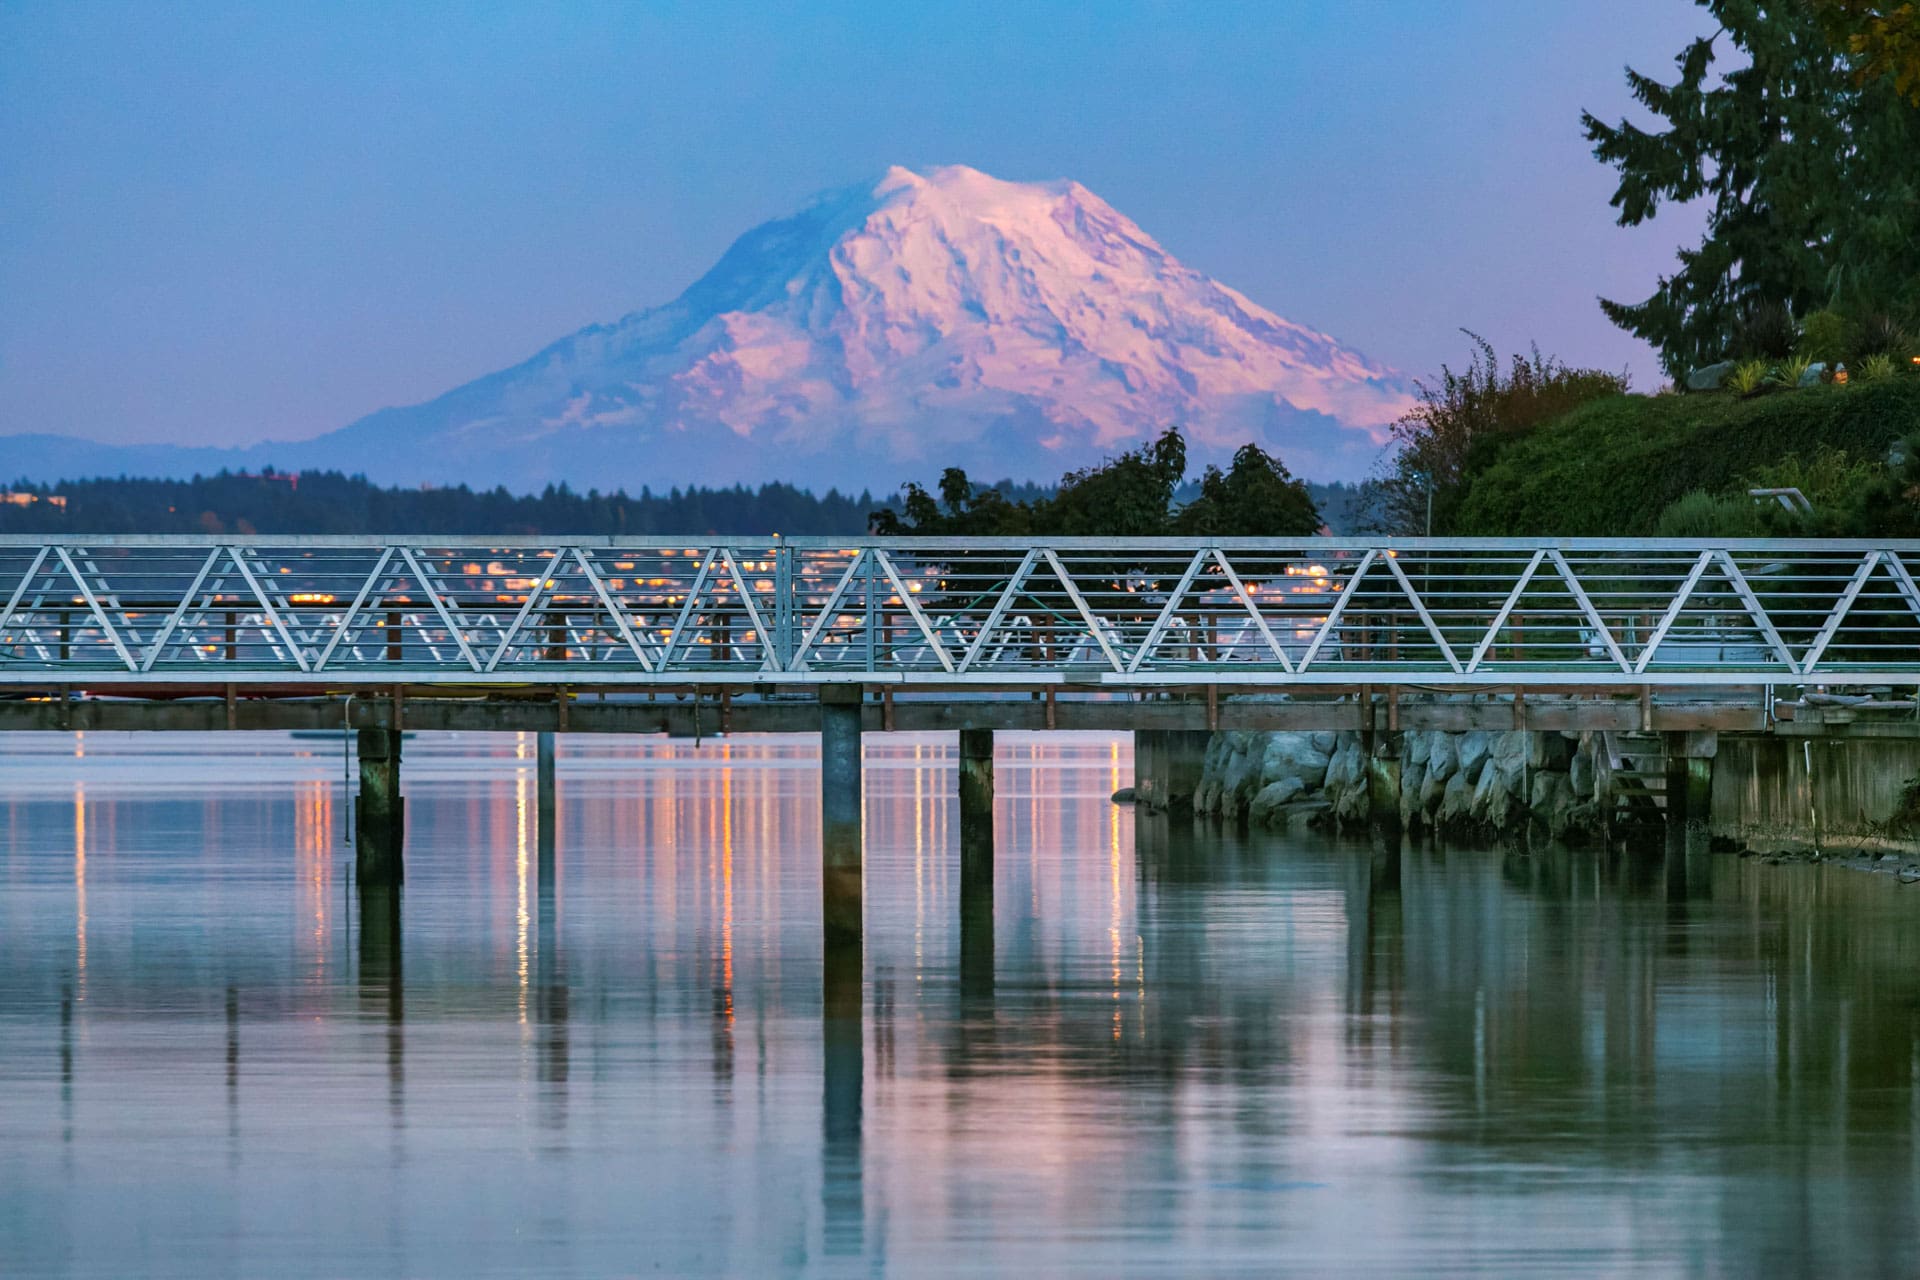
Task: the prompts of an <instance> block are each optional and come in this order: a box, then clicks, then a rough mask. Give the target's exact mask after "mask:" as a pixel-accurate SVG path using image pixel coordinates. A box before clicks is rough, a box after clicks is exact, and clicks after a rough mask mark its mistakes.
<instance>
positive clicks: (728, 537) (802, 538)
mask: <svg viewBox="0 0 1920 1280" xmlns="http://www.w3.org/2000/svg"><path fill="white" fill-rule="evenodd" d="M54 546H60V547H67V548H76V547H86V548H88V549H111V548H116V547H160V548H167V547H177V548H180V549H182V550H191V549H194V548H199V549H201V550H205V549H207V548H210V547H260V548H272V547H286V548H295V549H305V548H311V549H324V548H342V549H372V550H379V549H382V548H385V547H410V548H412V549H414V550H416V551H417V550H422V549H434V548H445V549H447V550H450V551H451V550H501V551H534V550H539V549H541V548H547V549H552V548H555V547H582V548H588V549H599V548H605V549H609V550H633V551H649V550H652V551H662V550H664V551H681V550H704V549H709V548H720V547H726V548H729V549H740V548H757V549H761V550H771V549H773V548H775V547H791V548H795V549H799V550H806V551H822V550H828V551H831V550H841V549H845V550H849V551H851V550H857V549H860V548H863V547H877V548H883V549H889V550H890V549H900V550H906V551H913V550H925V551H934V550H951V551H996V550H998V551H1017V552H1019V553H1021V554H1025V552H1026V551H1028V550H1029V549H1031V548H1033V547H1035V546H1043V547H1049V548H1051V549H1053V550H1055V551H1085V552H1097V553H1100V554H1101V557H1102V558H1105V559H1111V557H1112V555H1113V553H1116V552H1121V553H1124V552H1129V551H1166V552H1168V553H1170V554H1178V553H1179V552H1181V551H1185V552H1186V553H1187V554H1188V555H1189V556H1191V555H1192V553H1193V552H1194V551H1196V550H1201V549H1210V548H1217V549H1219V550H1223V551H1267V552H1272V553H1275V554H1278V553H1281V552H1291V551H1294V550H1296V549H1298V550H1312V551H1321V550H1326V551H1365V550H1368V549H1370V548H1378V549H1381V550H1386V549H1392V550H1396V551H1438V552H1463V551H1495V552H1497V551H1508V552H1514V553H1524V554H1527V555H1531V554H1532V553H1533V552H1534V551H1535V550H1538V549H1540V548H1542V547H1552V548H1557V549H1559V550H1561V551H1563V552H1565V551H1631V552H1646V551H1658V552H1667V553H1670V554H1672V555H1674V556H1683V555H1689V554H1691V555H1698V554H1699V553H1700V552H1701V551H1709V550H1725V551H1732V552H1752V553H1756V554H1782V555H1784V554H1788V553H1797V552H1833V553H1845V552H1854V553H1859V552H1864V551H1872V550H1897V551H1903V552H1911V553H1913V554H1916V555H1920V539H1911V538H1909V539H1886V540H1877V539H1869V538H1831V539H1819V538H1556V537H1541V538H1418V537H1410V538H1403V537H1380V538H1367V537H1355V536H1333V537H1301V538H1297V539H1292V538H1284V539H1276V538H1230V537H1191V538H1189V537H1150V538H1101V537H1060V538H1045V539H1034V538H1032V537H1011V538H980V537H955V538H946V537H919V536H896V537H882V536H876V535H850V536H847V537H833V536H830V535H823V534H803V535H794V536H791V537H783V536H780V535H778V534H765V535H758V534H721V535H702V536H699V537H693V538H682V537H671V536H661V535H654V534H650V535H645V536H624V535H614V534H555V535H550V536H546V537H534V536H526V535H518V534H516V535H513V536H501V537H495V536H491V535H480V534H316V533H289V534H248V535H245V536H236V535H230V534H204V533H178V534H172V533H168V534H160V533H102V534H89V533H61V534H59V535H48V534H25V533H10V534H0V550H3V549H6V548H9V547H21V548H28V549H38V548H40V547H54ZM1180 567H1182V568H1184V567H1185V566H1184V564H1183V565H1181V566H1180Z"/></svg>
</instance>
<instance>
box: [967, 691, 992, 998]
mask: <svg viewBox="0 0 1920 1280" xmlns="http://www.w3.org/2000/svg"><path fill="white" fill-rule="evenodd" d="M960 985H961V988H962V989H963V990H964V991H966V992H969V993H976V994H977V993H985V992H991V991H992V989H993V730H991V729H962V730H961V731H960Z"/></svg>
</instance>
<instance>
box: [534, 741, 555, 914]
mask: <svg viewBox="0 0 1920 1280" xmlns="http://www.w3.org/2000/svg"><path fill="white" fill-rule="evenodd" d="M553 753H554V742H553V734H552V733H550V732H547V731H544V730H543V731H541V732H540V733H538V734H536V735H535V746H534V756H535V759H534V777H535V789H536V791H537V792H538V793H539V794H538V796H537V807H538V810H539V815H538V816H539V824H540V825H539V836H540V840H539V843H540V867H539V870H540V878H541V880H542V881H545V880H547V879H550V878H551V877H552V875H553V851H554V845H555V836H556V835H557V834H558V830H557V826H556V823H555V819H554V797H553V792H554V786H553V776H554V757H553Z"/></svg>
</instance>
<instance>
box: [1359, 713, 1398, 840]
mask: <svg viewBox="0 0 1920 1280" xmlns="http://www.w3.org/2000/svg"><path fill="white" fill-rule="evenodd" d="M1366 736H1367V737H1368V738H1370V739H1371V741H1369V742H1368V743H1367V820H1368V822H1369V823H1371V824H1372V825H1374V826H1377V827H1381V828H1384V829H1385V830H1388V831H1394V832H1397V831H1399V829H1400V749H1401V735H1400V731H1399V730H1397V729H1396V730H1391V731H1385V732H1380V733H1373V734H1368V735H1366Z"/></svg>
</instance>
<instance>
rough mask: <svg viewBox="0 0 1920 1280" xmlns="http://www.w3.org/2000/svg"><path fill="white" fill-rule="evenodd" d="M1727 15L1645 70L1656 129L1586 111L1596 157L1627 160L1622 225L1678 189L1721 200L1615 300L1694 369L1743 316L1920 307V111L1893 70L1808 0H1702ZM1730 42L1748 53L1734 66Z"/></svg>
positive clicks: (1643, 333)
mask: <svg viewBox="0 0 1920 1280" xmlns="http://www.w3.org/2000/svg"><path fill="white" fill-rule="evenodd" d="M1697 3H1700V4H1701V5H1703V6H1704V7H1705V8H1706V9H1707V10H1708V11H1709V12H1710V13H1711V14H1712V15H1713V17H1714V18H1715V19H1716V20H1717V21H1718V23H1719V24H1720V29H1719V30H1718V31H1716V32H1715V33H1714V34H1713V35H1710V36H1705V37H1702V38H1700V39H1697V40H1695V41H1693V42H1692V43H1691V44H1689V45H1688V46H1687V47H1686V49H1684V50H1683V51H1682V52H1681V54H1680V55H1679V57H1678V58H1677V59H1676V62H1677V64H1678V67H1679V76H1678V78H1677V79H1675V80H1674V81H1673V82H1672V83H1662V82H1660V81H1658V80H1655V79H1653V78H1651V77H1649V76H1645V75H1642V74H1640V73H1639V72H1637V71H1633V70H1631V69H1629V70H1628V72H1627V82H1628V85H1629V86H1630V87H1631V89H1632V91H1633V96H1634V98H1635V99H1636V100H1637V101H1638V102H1640V103H1641V105H1643V106H1645V107H1646V108H1647V109H1648V110H1649V111H1651V112H1652V113H1653V114H1654V115H1655V116H1656V117H1658V118H1659V120H1660V121H1661V122H1662V123H1663V125H1664V126H1665V127H1664V128H1662V129H1660V130H1658V131H1654V132H1649V131H1646V130H1643V129H1641V128H1639V127H1638V126H1636V125H1634V124H1632V123H1630V122H1628V121H1621V122H1620V123H1618V124H1612V125H1610V124H1607V123H1605V122H1603V121H1601V120H1599V119H1597V118H1595V117H1594V116H1593V115H1592V114H1590V113H1583V115H1582V123H1583V125H1584V127H1585V130H1586V136H1587V138H1588V140H1589V141H1590V142H1592V143H1593V151H1594V155H1595V157H1597V158H1598V159H1600V160H1601V161H1603V162H1605V163H1606V164H1608V165H1610V166H1612V167H1613V168H1614V169H1615V170H1617V171H1618V173H1619V175H1620V181H1619V185H1618V187H1617V189H1616V190H1615V192H1614V195H1613V201H1612V203H1613V205H1614V207H1615V208H1617V209H1618V210H1619V211H1620V222H1621V224H1622V225H1623V226H1635V225H1638V224H1640V223H1643V222H1646V221H1648V220H1649V219H1651V218H1653V217H1654V215H1655V214H1656V213H1657V212H1658V210H1659V208H1660V205H1661V203H1662V202H1663V201H1668V200H1671V201H1688V200H1694V199H1701V198H1704V199H1706V200H1708V201H1709V208H1708V217H1707V233H1706V236H1705V238H1704V239H1703V240H1702V241H1701V242H1700V244H1699V245H1697V246H1696V247H1694V248H1691V249H1683V250H1681V252H1680V254H1679V259H1680V266H1679V270H1677V271H1676V272H1674V274H1672V275H1671V276H1667V277H1663V278H1662V279H1661V280H1660V282H1659V287H1658V289H1657V290H1656V291H1655V292H1654V294H1653V296H1652V297H1650V298H1648V299H1646V300H1645V301H1644V302H1639V303H1631V304H1629V303H1621V302H1613V301H1606V300H1602V302H1601V304H1600V305H1601V307H1602V308H1603V309H1604V310H1605V311H1606V313H1607V316H1608V317H1609V318H1610V319H1611V320H1612V321H1613V322H1614V323H1615V324H1617V325H1619V326H1620V327H1621V328H1623V329H1626V330H1627V331H1628V332H1630V333H1633V334H1635V335H1637V336H1638V337H1641V338H1643V339H1645V340H1646V341H1648V342H1650V343H1652V344H1653V345H1654V346H1656V347H1658V348H1659V349H1660V353H1661V359H1662V363H1663V364H1664V365H1665V367H1666V369H1667V371H1668V373H1670V374H1672V375H1674V376H1675V377H1680V376H1682V375H1684V373H1685V372H1686V371H1687V370H1688V369H1689V368H1692V367H1694V366H1696V365H1700V364H1705V363H1710V362H1712V361H1714V360H1718V359H1720V358H1722V357H1723V356H1724V355H1726V354H1727V353H1728V351H1729V349H1730V348H1731V347H1732V346H1733V345H1734V343H1735V339H1736V335H1737V334H1738V332H1739V329H1740V326H1741V324H1742V321H1743V319H1744V318H1745V317H1746V316H1748V315H1750V314H1752V313H1754V312H1755V311H1756V310H1758V309H1760V308H1762V307H1765V306H1783V307H1785V308H1787V309H1789V310H1790V311H1791V312H1792V313H1793V314H1795V315H1799V314H1804V313H1805V312H1807V311H1811V310H1813V309H1815V308H1818V307H1822V306H1828V305H1840V306H1844V307H1846V308H1847V309H1849V310H1851V311H1853V312H1854V313H1855V314H1864V313H1865V312H1867V311H1871V310H1892V311H1906V310H1908V309H1910V308H1911V307H1912V305H1913V303H1914V301H1915V292H1916V290H1915V286H1916V282H1917V281H1920V199H1917V197H1920V184H1917V183H1916V166H1915V164H1914V162H1913V156H1914V154H1915V153H1914V150H1913V144H1914V142H1915V140H1916V137H1917V136H1920V134H1917V133H1916V128H1915V124H1916V117H1917V116H1920V112H1916V109H1915V108H1914V107H1912V106H1911V105H1909V104H1908V103H1907V102H1906V101H1905V100H1903V99H1902V98H1901V97H1900V95H1899V93H1898V91H1897V90H1896V88H1895V81H1894V79H1893V78H1891V77H1878V76H1877V77H1871V78H1866V79H1863V78H1862V77H1860V76H1858V75H1856V74H1855V71H1856V68H1855V67H1854V65H1853V63H1852V61H1851V57H1852V55H1850V54H1849V53H1848V52H1847V51H1846V49H1845V48H1844V47H1843V45H1837V44H1836V43H1835V41H1834V40H1833V39H1832V38H1831V37H1830V36H1829V34H1828V32H1827V31H1826V30H1825V28H1824V27H1823V25H1822V21H1821V14H1820V13H1819V12H1818V11H1817V10H1816V8H1815V6H1814V5H1812V4H1809V3H1807V0H1697ZM1723 47H1730V48H1731V49H1732V50H1737V51H1738V53H1739V54H1740V55H1743V56H1744V58H1745V60H1746V61H1745V64H1744V65H1735V66H1734V67H1733V69H1731V70H1727V71H1725V72H1724V74H1722V73H1720V72H1719V71H1718V69H1717V68H1716V65H1715V64H1716V61H1717V60H1718V58H1719V56H1720V55H1721V53H1722V52H1723Z"/></svg>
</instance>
